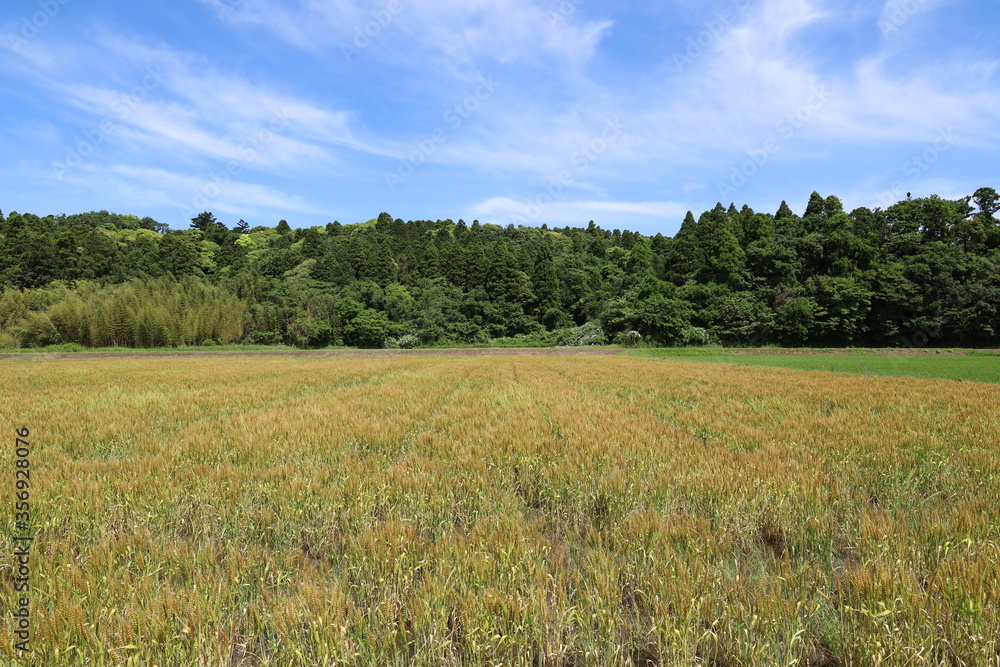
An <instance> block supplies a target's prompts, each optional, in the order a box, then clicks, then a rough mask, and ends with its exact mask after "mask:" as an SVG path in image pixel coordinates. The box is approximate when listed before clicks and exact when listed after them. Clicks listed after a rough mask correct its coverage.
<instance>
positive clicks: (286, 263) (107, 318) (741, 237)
mask: <svg viewBox="0 0 1000 667" xmlns="http://www.w3.org/2000/svg"><path fill="white" fill-rule="evenodd" d="M998 210H1000V196H998V194H997V192H996V191H995V190H994V189H992V188H980V189H979V190H977V191H976V192H975V193H974V194H973V195H971V196H969V197H966V198H963V199H959V200H954V201H952V200H945V199H942V198H940V197H937V196H931V197H928V198H922V199H907V200H904V201H900V202H898V203H896V204H894V205H892V206H889V207H888V208H886V209H884V210H883V209H874V210H872V209H867V208H858V209H855V210H853V211H851V212H849V213H848V212H845V211H844V210H843V207H842V204H841V202H840V200H839V199H837V197H826V198H824V197H822V196H820V195H819V194H817V193H813V195H812V196H811V198H810V200H809V204H808V206H807V208H806V210H805V212H804V213H803V214H802V215H798V214H796V213H794V212H793V211H792V210H791V209H790V208H789V207H788V206H787V205H786V204H785V203H784V202H783V203H782V206H781V207H780V209H779V210H778V211H777V212H776V213H774V214H770V213H758V212H755V211H753V210H752V209H750V208H749V207H746V206H744V207H743V208H742V209H739V210H738V209H737V208H736V207H735V206H734V205H731V206H730V207H729V208H728V209H726V208H725V207H723V206H722V205H721V204H720V205H718V206H716V207H715V208H714V209H713V210H711V211H706V212H705V213H703V214H702V215H701V216H700V217H699V218H698V219H695V217H694V215H692V214H691V213H689V214H688V215H687V217H686V219H685V220H684V223H683V224H682V226H681V227H680V230H679V232H678V233H677V234H676V235H675V236H674V237H672V238H670V237H666V236H664V235H662V234H657V235H655V236H644V235H641V234H637V233H633V232H630V231H627V230H626V231H620V230H617V229H616V230H613V231H608V230H605V229H602V228H601V227H599V226H598V225H596V224H594V223H593V222H591V223H590V224H589V225H588V226H587V227H585V228H584V227H577V228H571V227H566V228H561V229H549V228H548V227H547V226H546V225H541V227H539V228H535V227H524V226H518V227H515V226H514V225H508V226H507V227H501V226H498V225H493V224H480V223H479V222H478V221H474V222H473V223H472V224H471V225H467V224H466V223H465V222H464V221H462V220H459V221H458V222H457V223H455V222H453V221H451V220H439V221H410V222H404V221H403V220H400V219H393V218H392V216H390V215H388V214H386V213H383V214H381V215H379V216H378V218H377V219H374V220H371V221H369V222H366V223H358V224H346V225H341V224H340V223H338V222H332V223H329V224H327V225H326V226H325V227H313V228H298V229H293V228H292V227H291V226H290V225H289V224H288V223H287V222H286V221H284V220H282V221H280V223H279V224H278V225H277V226H276V227H267V226H256V227H250V225H249V224H247V223H246V222H244V221H243V220H240V221H239V223H237V224H236V225H234V226H232V227H229V226H227V225H226V224H224V223H223V222H221V221H219V220H217V219H216V218H215V216H214V215H212V214H211V213H209V212H205V213H202V214H200V215H199V216H197V217H196V218H194V219H193V220H192V223H191V228H190V229H186V230H170V229H168V228H167V227H166V226H165V225H163V224H161V223H158V222H156V221H155V220H152V219H150V218H142V219H140V218H138V217H136V216H131V215H117V214H111V213H108V212H106V211H104V212H99V213H85V214H77V215H70V216H63V215H60V216H47V217H38V216H35V215H32V214H18V213H11V214H10V215H8V216H3V215H2V213H0V257H2V259H3V262H2V265H0V287H2V288H3V290H4V292H3V296H2V298H0V347H4V348H18V347H38V346H45V345H52V344H60V343H76V344H80V345H84V346H125V347H130V346H178V345H192V344H201V343H204V342H206V341H208V342H209V343H212V342H215V343H256V344H285V345H296V346H301V347H324V346H328V345H350V346H358V347H383V346H390V347H391V346H401V347H412V346H419V345H424V346H426V345H448V344H461V343H479V344H484V343H489V342H493V343H494V344H522V345H546V344H548V345H587V344H602V343H614V342H617V343H637V342H644V343H646V344H654V345H674V344H698V343H721V344H724V345H740V346H751V345H761V344H779V345H796V346H818V345H824V346H850V345H855V346H899V345H908V346H923V345H937V346H980V347H982V346H996V345H997V344H998V343H1000V330H998V323H1000V220H998V219H997V217H996V213H997V211H998Z"/></svg>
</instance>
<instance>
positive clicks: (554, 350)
mask: <svg viewBox="0 0 1000 667" xmlns="http://www.w3.org/2000/svg"><path fill="white" fill-rule="evenodd" d="M631 351H632V350H630V349H621V348H606V347H527V348H524V347H522V348H499V347H488V348H481V347H472V348H442V349H423V350H246V351H241V350H219V351H217V352H214V351H210V350H197V351H184V350H156V351H133V350H122V351H121V352H23V353H20V352H19V353H6V354H0V361H13V360H16V359H20V360H24V361H39V360H49V359H144V358H156V357H165V358H169V359H191V358H197V357H209V358H211V357H343V358H379V357H486V356H501V355H519V356H563V357H572V356H584V355H588V356H589V355H621V354H629V353H630V352H631ZM859 352H860V353H865V354H882V355H954V356H965V355H966V354H968V352H969V351H968V350H964V349H936V348H898V349H876V348H873V349H867V348H858V349H854V348H839V349H801V348H798V349H786V348H763V349H760V348H727V349H725V350H721V351H720V353H722V354H741V355H753V356H757V355H809V354H843V355H848V354H857V353H859ZM680 358H693V359H696V358H697V357H680Z"/></svg>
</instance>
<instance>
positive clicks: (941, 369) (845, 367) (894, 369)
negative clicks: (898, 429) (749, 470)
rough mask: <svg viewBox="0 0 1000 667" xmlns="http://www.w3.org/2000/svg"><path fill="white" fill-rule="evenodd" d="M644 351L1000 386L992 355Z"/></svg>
mask: <svg viewBox="0 0 1000 667" xmlns="http://www.w3.org/2000/svg"><path fill="white" fill-rule="evenodd" d="M677 352H679V350H678V351H674V350H642V351H637V352H635V354H636V355H639V356H644V357H651V358H654V359H679V360H685V361H686V360H690V361H699V362H707V363H720V364H737V365H740V366H768V367H771V368H789V369H793V370H800V371H826V372H830V373H850V374H852V375H881V376H887V377H915V378H925V379H930V380H968V381H971V382H989V383H994V384H1000V356H995V355H989V354H975V355H970V356H960V355H953V354H949V355H941V356H938V355H923V354H913V355H892V354H792V355H743V354H726V353H721V354H720V353H718V352H716V353H714V354H697V350H691V351H689V352H690V353H688V352H685V353H682V354H678V353H677Z"/></svg>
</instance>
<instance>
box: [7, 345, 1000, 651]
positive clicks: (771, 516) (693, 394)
mask: <svg viewBox="0 0 1000 667" xmlns="http://www.w3.org/2000/svg"><path fill="white" fill-rule="evenodd" d="M0 382H2V383H3V386H4V395H5V400H4V401H3V403H2V405H0V423H3V424H5V425H6V428H7V429H8V433H9V439H10V444H11V445H13V437H14V436H13V431H14V429H15V428H19V427H22V426H27V427H29V428H30V429H31V430H32V439H33V440H34V443H35V447H36V449H35V451H34V453H33V456H32V462H33V471H32V475H33V485H34V495H33V510H34V522H35V534H36V536H37V540H36V543H35V546H34V550H33V563H32V566H33V579H32V585H33V589H34V591H33V604H34V608H33V612H34V616H33V644H34V646H35V647H36V654H35V659H36V661H37V662H38V664H66V665H73V664H81V665H82V664H94V665H101V664H103V665H119V664H122V665H161V666H164V665H233V666H236V665H245V666H250V665H692V664H707V665H717V666H728V665H777V664H782V665H792V664H797V665H813V666H819V665H838V664H839V665H872V664H888V665H998V664H1000V658H998V654H1000V615H998V597H1000V516H998V514H1000V512H998V507H1000V452H998V449H997V445H998V442H1000V437H998V436H1000V387H998V386H992V385H979V384H972V383H961V384H959V383H953V382H947V381H941V382H934V381H924V380H912V379H889V378H871V377H869V378H865V377H850V376H843V375H832V374H831V375H826V374H809V375H807V374H803V373H796V372H791V371H783V370H773V369H765V368H741V369H736V368H732V367H726V366H714V365H700V364H689V363H683V362H663V361H656V362H654V361H649V360H644V359H638V358H628V357H604V358H593V357H576V358H559V357H544V358H539V357H516V356H510V357H480V358H447V357H433V358H430V357H424V358H393V359H359V360H331V359H316V360H302V359H174V360H167V359H131V360H130V359H115V360H101V361H49V362H22V361H13V362H4V363H3V364H2V365H0ZM2 488H3V496H2V502H3V503H4V507H5V508H12V507H13V503H12V500H13V496H12V494H13V474H12V473H11V474H10V475H9V479H8V482H6V483H3V484H2ZM5 516H7V518H8V521H7V526H8V534H13V532H14V531H13V517H12V516H11V511H10V509H8V510H7V512H6V514H5ZM8 554H9V549H8V550H6V551H5V553H4V554H3V555H0V568H4V567H9V565H10V556H9V555H8ZM2 581H6V580H2ZM6 586H7V584H6V583H0V594H2V595H3V596H4V598H5V600H6V602H7V604H8V606H9V605H11V604H13V595H12V592H11V590H10V589H9V587H6ZM3 623H4V624H5V625H4V630H5V635H4V636H9V634H10V633H9V629H10V628H9V624H10V623H9V621H3ZM11 651H12V648H11V642H10V641H4V642H3V643H2V644H0V656H4V657H5V658H6V659H11V658H12V657H13V654H12V652H11Z"/></svg>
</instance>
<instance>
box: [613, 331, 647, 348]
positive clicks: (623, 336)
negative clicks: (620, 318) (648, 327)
mask: <svg viewBox="0 0 1000 667" xmlns="http://www.w3.org/2000/svg"><path fill="white" fill-rule="evenodd" d="M642 344H643V338H642V334H641V333H639V332H638V331H622V332H621V333H619V334H618V335H617V336H615V345H624V346H625V347H638V346H639V345H642Z"/></svg>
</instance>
